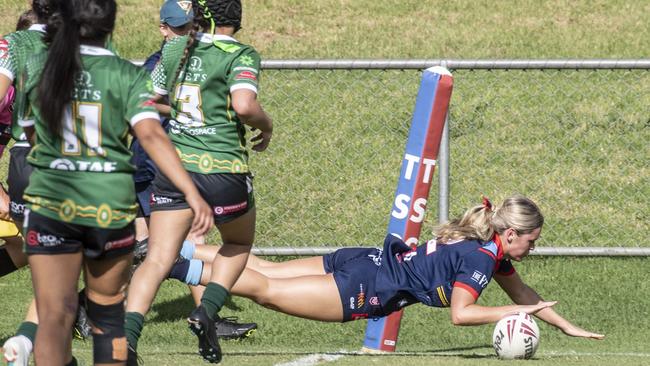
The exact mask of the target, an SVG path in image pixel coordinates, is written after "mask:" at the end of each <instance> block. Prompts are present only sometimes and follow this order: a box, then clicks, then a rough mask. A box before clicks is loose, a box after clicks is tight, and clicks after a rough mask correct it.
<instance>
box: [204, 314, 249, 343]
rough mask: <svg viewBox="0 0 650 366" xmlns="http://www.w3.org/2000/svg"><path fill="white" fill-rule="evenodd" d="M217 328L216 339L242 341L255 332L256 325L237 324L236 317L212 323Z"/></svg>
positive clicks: (219, 319)
mask: <svg viewBox="0 0 650 366" xmlns="http://www.w3.org/2000/svg"><path fill="white" fill-rule="evenodd" d="M214 325H215V326H216V327H217V337H219V338H221V339H244V338H248V337H250V336H251V335H253V333H255V331H256V330H257V324H256V323H237V318H236V317H234V316H233V317H230V316H229V317H225V318H220V317H219V316H217V319H216V320H215V321H214Z"/></svg>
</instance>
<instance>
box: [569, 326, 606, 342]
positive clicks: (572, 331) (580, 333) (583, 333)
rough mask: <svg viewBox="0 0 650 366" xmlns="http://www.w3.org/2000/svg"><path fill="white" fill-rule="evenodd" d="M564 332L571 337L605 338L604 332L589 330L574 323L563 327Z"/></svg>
mask: <svg viewBox="0 0 650 366" xmlns="http://www.w3.org/2000/svg"><path fill="white" fill-rule="evenodd" d="M562 332H563V333H564V334H566V335H568V336H571V337H583V338H592V339H603V338H605V335H604V334H598V333H593V332H589V331H587V330H584V329H582V328H580V327H576V326H575V325H573V324H569V325H567V326H566V327H565V328H562Z"/></svg>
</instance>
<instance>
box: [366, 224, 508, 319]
mask: <svg viewBox="0 0 650 366" xmlns="http://www.w3.org/2000/svg"><path fill="white" fill-rule="evenodd" d="M514 271H515V269H514V267H513V266H512V263H511V262H510V260H508V259H504V257H503V248H502V246H501V242H500V240H499V237H498V235H495V237H494V239H493V240H491V241H489V242H482V241H479V240H461V241H457V242H453V243H446V244H442V243H437V242H436V240H435V239H434V240H431V241H429V242H428V243H426V244H422V245H419V246H418V247H416V248H411V247H409V246H408V245H406V244H404V242H403V241H402V240H401V239H400V238H398V237H396V236H393V235H388V236H387V237H386V240H385V241H384V250H383V253H382V261H381V266H380V267H379V269H378V272H377V277H376V283H375V289H376V293H377V296H378V298H379V301H380V302H381V306H382V308H383V310H384V312H387V313H390V312H393V311H396V310H399V309H400V308H402V307H404V306H406V305H409V304H413V303H416V302H421V303H423V304H425V305H428V306H435V307H448V306H449V305H450V302H451V293H452V290H453V288H454V287H461V288H463V289H465V290H467V291H469V292H470V293H471V294H472V295H473V296H474V298H475V299H477V298H478V297H479V295H480V294H481V292H482V291H483V289H484V288H485V287H486V286H487V284H488V283H489V282H490V280H491V279H492V276H493V275H494V274H495V273H498V274H500V275H510V274H512V273H514Z"/></svg>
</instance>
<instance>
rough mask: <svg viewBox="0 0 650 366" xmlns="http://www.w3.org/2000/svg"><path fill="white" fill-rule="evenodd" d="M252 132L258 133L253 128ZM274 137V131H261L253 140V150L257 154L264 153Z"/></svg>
mask: <svg viewBox="0 0 650 366" xmlns="http://www.w3.org/2000/svg"><path fill="white" fill-rule="evenodd" d="M251 131H257V129H256V128H252V129H251ZM272 135H273V130H269V131H260V133H258V134H257V135H255V136H253V138H251V143H252V144H253V150H255V151H257V152H262V151H264V150H266V148H267V147H269V143H270V142H271V136H272Z"/></svg>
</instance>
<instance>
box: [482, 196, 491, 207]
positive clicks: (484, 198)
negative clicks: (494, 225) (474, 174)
mask: <svg viewBox="0 0 650 366" xmlns="http://www.w3.org/2000/svg"><path fill="white" fill-rule="evenodd" d="M481 198H482V199H483V207H485V209H486V210H488V211H492V202H490V200H489V199H488V198H487V197H485V196H484V195H481Z"/></svg>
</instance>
